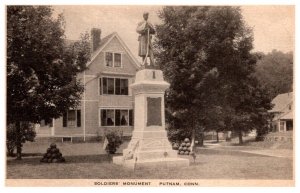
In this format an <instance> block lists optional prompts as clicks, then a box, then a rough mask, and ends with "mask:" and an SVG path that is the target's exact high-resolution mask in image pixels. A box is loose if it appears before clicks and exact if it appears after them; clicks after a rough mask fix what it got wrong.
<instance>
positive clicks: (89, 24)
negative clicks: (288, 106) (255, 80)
mask: <svg viewBox="0 0 300 193" xmlns="http://www.w3.org/2000/svg"><path fill="white" fill-rule="evenodd" d="M161 8H162V6H149V5H148V6H145V5H142V6H108V5H76V6H74V5H69V6H58V5H57V6H54V13H55V14H58V13H63V14H64V17H65V20H66V31H65V34H66V37H67V38H68V39H72V40H76V39H78V38H79V36H80V33H83V32H85V31H88V32H89V31H90V29H91V28H93V27H97V28H101V30H102V35H101V36H102V37H104V36H106V35H108V34H110V33H112V32H117V33H118V34H119V35H120V36H121V38H122V39H123V41H124V42H125V43H126V44H127V46H128V47H129V49H130V50H131V51H132V53H133V54H134V55H135V56H136V57H137V50H138V49H137V48H138V41H137V38H138V34H137V33H136V31H135V30H136V26H137V23H138V22H140V21H142V20H143V17H142V15H143V12H145V11H147V12H149V14H150V15H149V21H150V22H151V23H153V24H159V23H160V22H161V21H160V19H159V18H158V12H159V10H161ZM241 8H242V15H243V17H244V20H245V22H246V24H247V25H248V26H250V27H251V28H252V29H253V33H254V42H253V43H254V50H253V51H260V52H264V53H268V52H271V51H272V50H273V49H277V50H280V51H283V52H289V51H293V50H294V23H295V22H294V21H295V18H294V14H295V13H294V6H287V5H280V6H271V5H265V6H242V7H241Z"/></svg>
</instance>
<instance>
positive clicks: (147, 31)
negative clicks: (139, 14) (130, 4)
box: [136, 12, 155, 68]
mask: <svg viewBox="0 0 300 193" xmlns="http://www.w3.org/2000/svg"><path fill="white" fill-rule="evenodd" d="M148 16H149V13H147V12H145V13H144V14H143V18H144V21H142V22H140V23H138V26H137V28H136V31H137V33H139V34H140V35H139V38H138V40H139V56H141V57H142V59H143V62H142V65H143V66H144V67H145V68H154V56H153V47H152V44H151V38H152V35H153V34H155V29H154V27H153V25H152V24H151V23H149V22H148ZM148 57H149V58H150V65H148V64H147V58H148Z"/></svg>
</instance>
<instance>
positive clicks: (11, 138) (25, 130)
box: [6, 122, 36, 156]
mask: <svg viewBox="0 0 300 193" xmlns="http://www.w3.org/2000/svg"><path fill="white" fill-rule="evenodd" d="M20 131H21V134H20V135H21V136H22V138H21V143H25V142H26V141H31V142H33V141H34V138H35V136H36V132H35V130H34V126H33V124H30V123H28V122H23V123H22V124H21V130H20ZM6 133H7V136H6V148H7V155H8V156H15V154H14V151H15V149H16V144H17V141H16V127H15V125H14V124H9V125H8V126H7V132H6Z"/></svg>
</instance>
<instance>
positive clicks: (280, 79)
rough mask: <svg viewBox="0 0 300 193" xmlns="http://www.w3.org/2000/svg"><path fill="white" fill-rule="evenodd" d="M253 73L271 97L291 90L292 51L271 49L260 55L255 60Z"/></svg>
mask: <svg viewBox="0 0 300 193" xmlns="http://www.w3.org/2000/svg"><path fill="white" fill-rule="evenodd" d="M255 75H256V77H257V79H258V80H259V81H260V83H261V84H262V85H264V86H265V87H267V88H268V90H269V92H270V96H271V98H274V97H276V96H277V95H278V94H282V93H286V92H291V91H292V90H293V53H292V52H289V53H283V52H281V51H277V50H273V51H272V52H271V53H268V54H266V55H264V54H263V55H262V56H261V57H260V59H259V60H258V62H257V66H256V72H255Z"/></svg>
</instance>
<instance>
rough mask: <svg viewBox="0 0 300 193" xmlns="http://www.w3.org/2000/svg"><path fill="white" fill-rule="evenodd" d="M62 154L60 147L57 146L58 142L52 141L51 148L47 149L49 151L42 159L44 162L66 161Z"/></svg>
mask: <svg viewBox="0 0 300 193" xmlns="http://www.w3.org/2000/svg"><path fill="white" fill-rule="evenodd" d="M65 161H66V160H65V158H63V156H62V154H61V153H60V152H59V149H58V148H56V144H55V143H52V144H51V145H50V148H48V149H47V152H46V153H45V154H44V157H43V158H42V159H41V162H44V163H62V162H65Z"/></svg>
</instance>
